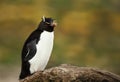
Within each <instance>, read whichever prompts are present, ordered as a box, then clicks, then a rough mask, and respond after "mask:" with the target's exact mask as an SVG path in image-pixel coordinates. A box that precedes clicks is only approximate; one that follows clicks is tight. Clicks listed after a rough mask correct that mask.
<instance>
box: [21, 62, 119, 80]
mask: <svg viewBox="0 0 120 82" xmlns="http://www.w3.org/2000/svg"><path fill="white" fill-rule="evenodd" d="M20 82H120V76H118V75H116V74H113V73H111V72H108V71H104V70H100V69H98V68H92V67H78V66H72V65H68V64H62V65H60V66H58V67H52V68H50V69H46V70H44V71H43V72H41V71H38V72H36V73H34V74H33V75H31V76H29V77H26V78H25V79H23V80H20Z"/></svg>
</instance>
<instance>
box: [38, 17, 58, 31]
mask: <svg viewBox="0 0 120 82" xmlns="http://www.w3.org/2000/svg"><path fill="white" fill-rule="evenodd" d="M56 25H57V24H56V23H55V20H54V19H52V18H46V17H44V16H43V17H42V21H41V22H40V25H39V27H38V29H40V30H43V31H44V30H45V31H48V32H52V31H54V27H55V26H56Z"/></svg>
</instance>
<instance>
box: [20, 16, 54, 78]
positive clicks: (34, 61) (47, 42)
mask: <svg viewBox="0 0 120 82" xmlns="http://www.w3.org/2000/svg"><path fill="white" fill-rule="evenodd" d="M55 26H56V23H55V22H54V19H52V18H46V17H44V16H43V17H42V21H41V22H40V24H39V26H38V28H37V29H36V30H34V31H33V32H32V33H31V35H30V36H29V37H28V39H27V40H26V41H25V44H24V46H23V49H22V56H21V59H22V67H21V73H20V76H19V79H24V78H25V77H27V76H29V75H31V74H33V73H35V72H36V71H43V70H44V69H45V67H46V65H47V63H48V60H49V58H50V55H51V52H52V48H53V40H54V27H55Z"/></svg>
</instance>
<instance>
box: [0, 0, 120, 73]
mask: <svg viewBox="0 0 120 82" xmlns="http://www.w3.org/2000/svg"><path fill="white" fill-rule="evenodd" d="M43 15H45V16H47V17H53V18H56V19H57V22H58V26H57V27H56V28H55V44H54V49H53V53H52V56H51V59H50V62H49V64H48V67H50V66H55V65H58V64H61V63H70V64H75V65H79V66H95V67H101V68H106V69H109V70H112V71H114V72H116V73H119V74H120V70H119V69H120V1H119V0H96V1H95V0H1V1H0V29H1V30H0V45H1V46H0V64H1V65H8V64H10V65H12V64H15V63H16V64H18V65H20V55H21V49H22V46H23V43H24V41H25V39H26V38H27V37H28V35H29V34H30V33H31V32H32V31H33V30H34V29H35V28H37V25H38V24H39V22H40V21H41V17H42V16H43Z"/></svg>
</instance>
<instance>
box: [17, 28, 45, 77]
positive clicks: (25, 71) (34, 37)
mask: <svg viewBox="0 0 120 82" xmlns="http://www.w3.org/2000/svg"><path fill="white" fill-rule="evenodd" d="M42 32H43V31H41V30H38V29H36V30H35V31H33V32H32V33H31V34H30V36H29V37H28V39H27V40H26V41H25V43H24V46H23V49H22V56H21V59H22V69H21V74H20V76H19V79H23V78H25V77H26V76H28V75H30V69H29V68H30V64H29V62H28V60H29V59H30V58H32V57H33V56H34V55H35V53H36V51H35V52H34V54H32V55H29V56H30V57H29V59H27V60H25V57H26V54H27V53H28V51H27V45H28V44H29V43H30V42H32V41H35V44H37V43H38V41H39V40H40V35H41V33H42ZM32 47H36V45H34V46H32Z"/></svg>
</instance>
